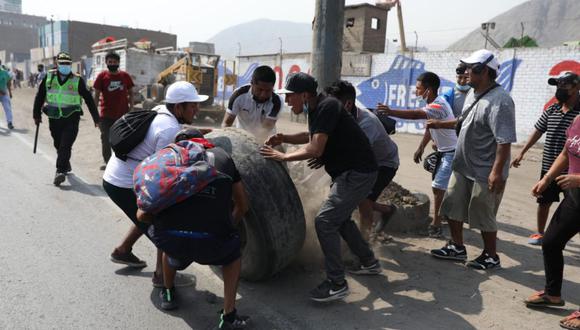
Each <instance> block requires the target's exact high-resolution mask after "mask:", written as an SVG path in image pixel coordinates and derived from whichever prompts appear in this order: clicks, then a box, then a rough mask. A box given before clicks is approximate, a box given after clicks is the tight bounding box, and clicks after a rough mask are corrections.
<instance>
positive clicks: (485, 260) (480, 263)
mask: <svg viewBox="0 0 580 330" xmlns="http://www.w3.org/2000/svg"><path fill="white" fill-rule="evenodd" d="M467 266H468V267H471V268H476V269H482V270H487V269H492V268H501V263H500V262H499V256H495V257H490V256H489V254H487V252H483V253H482V254H481V255H480V256H479V257H477V259H474V260H471V261H470V262H468V263H467Z"/></svg>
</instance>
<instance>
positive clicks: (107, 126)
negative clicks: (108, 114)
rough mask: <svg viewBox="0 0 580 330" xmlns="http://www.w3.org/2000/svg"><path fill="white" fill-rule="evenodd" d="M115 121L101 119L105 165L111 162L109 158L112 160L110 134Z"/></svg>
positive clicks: (100, 126)
mask: <svg viewBox="0 0 580 330" xmlns="http://www.w3.org/2000/svg"><path fill="white" fill-rule="evenodd" d="M115 121H116V119H110V118H104V117H101V118H100V119H99V129H100V130H101V146H102V152H103V160H104V161H105V164H106V163H107V162H109V158H111V143H110V142H109V132H110V131H111V126H113V124H114V123H115Z"/></svg>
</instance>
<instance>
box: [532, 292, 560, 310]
mask: <svg viewBox="0 0 580 330" xmlns="http://www.w3.org/2000/svg"><path fill="white" fill-rule="evenodd" d="M536 296H537V299H529V298H528V299H526V300H525V301H524V303H525V304H526V306H528V307H554V306H558V307H561V306H564V305H565V304H566V302H565V301H564V300H560V301H558V302H553V301H551V300H550V298H548V295H547V294H546V293H545V292H544V291H539V292H536Z"/></svg>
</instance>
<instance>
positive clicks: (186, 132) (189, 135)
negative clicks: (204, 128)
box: [174, 127, 203, 142]
mask: <svg viewBox="0 0 580 330" xmlns="http://www.w3.org/2000/svg"><path fill="white" fill-rule="evenodd" d="M193 138H198V139H199V138H203V134H202V133H201V131H200V130H198V129H197V128H194V127H186V128H183V129H182V130H180V131H179V132H177V134H175V139H174V141H175V142H179V141H183V140H189V139H193Z"/></svg>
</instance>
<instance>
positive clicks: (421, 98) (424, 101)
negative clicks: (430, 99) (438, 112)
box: [417, 89, 429, 103]
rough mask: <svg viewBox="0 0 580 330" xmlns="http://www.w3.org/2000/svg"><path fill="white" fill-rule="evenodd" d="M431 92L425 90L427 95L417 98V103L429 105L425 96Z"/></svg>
mask: <svg viewBox="0 0 580 330" xmlns="http://www.w3.org/2000/svg"><path fill="white" fill-rule="evenodd" d="M428 92H429V90H428V89H427V90H425V93H423V95H419V96H417V101H419V103H427V96H425V94H427V93H428Z"/></svg>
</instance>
